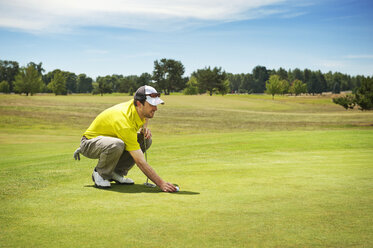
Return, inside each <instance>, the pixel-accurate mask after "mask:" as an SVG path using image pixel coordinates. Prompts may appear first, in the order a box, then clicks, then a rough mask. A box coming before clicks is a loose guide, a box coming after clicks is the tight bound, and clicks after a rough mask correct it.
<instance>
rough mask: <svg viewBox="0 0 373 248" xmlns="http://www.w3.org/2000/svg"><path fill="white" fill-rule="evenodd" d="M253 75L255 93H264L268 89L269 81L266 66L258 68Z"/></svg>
mask: <svg viewBox="0 0 373 248" xmlns="http://www.w3.org/2000/svg"><path fill="white" fill-rule="evenodd" d="M252 75H253V79H254V80H253V81H254V85H253V92H254V93H263V92H264V90H265V88H266V82H267V80H268V79H269V73H268V70H267V68H266V67H265V66H259V65H258V66H256V67H255V68H254V69H253V72H252Z"/></svg>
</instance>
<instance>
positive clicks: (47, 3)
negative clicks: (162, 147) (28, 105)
mask: <svg viewBox="0 0 373 248" xmlns="http://www.w3.org/2000/svg"><path fill="white" fill-rule="evenodd" d="M289 1H290V2H293V1H292V0H178V1H176V0H137V1H135V0H106V1H101V0H12V1H9V0H0V17H1V18H0V27H6V28H16V29H23V30H27V31H34V32H44V31H48V32H50V31H54V32H60V31H64V30H72V29H74V28H76V27H82V26H83V27H84V26H111V27H124V28H135V29H150V30H151V29H154V28H156V29H160V30H162V29H175V28H176V29H177V28H182V27H185V26H190V25H196V24H201V23H205V22H227V21H236V20H246V19H253V18H259V17H265V16H268V15H271V14H275V13H279V12H282V11H281V10H280V9H281V8H280V6H281V5H284V4H286V3H288V2H289ZM303 1H304V2H308V0H303ZM285 12H287V11H285ZM288 14H289V15H291V13H288ZM295 16H297V15H296V14H295Z"/></svg>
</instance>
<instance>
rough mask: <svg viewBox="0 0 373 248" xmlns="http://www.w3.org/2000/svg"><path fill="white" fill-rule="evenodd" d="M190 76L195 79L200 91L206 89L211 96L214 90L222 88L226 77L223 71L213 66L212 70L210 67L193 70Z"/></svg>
mask: <svg viewBox="0 0 373 248" xmlns="http://www.w3.org/2000/svg"><path fill="white" fill-rule="evenodd" d="M192 76H194V77H195V78H196V79H197V82H198V88H199V89H200V92H206V91H208V92H209V94H210V96H212V93H213V92H214V91H219V92H220V90H223V89H224V87H225V86H224V84H225V80H226V78H227V74H226V73H225V71H222V69H221V68H217V67H214V69H212V70H211V68H210V67H208V68H205V69H199V70H197V71H196V72H193V74H192Z"/></svg>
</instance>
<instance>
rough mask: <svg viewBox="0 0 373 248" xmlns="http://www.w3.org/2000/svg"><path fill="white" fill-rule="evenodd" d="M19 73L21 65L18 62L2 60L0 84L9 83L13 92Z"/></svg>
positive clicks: (0, 64)
mask: <svg viewBox="0 0 373 248" xmlns="http://www.w3.org/2000/svg"><path fill="white" fill-rule="evenodd" d="M18 72H19V64H18V62H16V61H8V60H0V82H2V81H7V82H8V84H9V90H10V92H13V91H14V89H13V87H14V86H13V82H14V80H15V78H16V75H17V74H18Z"/></svg>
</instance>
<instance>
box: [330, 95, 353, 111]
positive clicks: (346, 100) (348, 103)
mask: <svg viewBox="0 0 373 248" xmlns="http://www.w3.org/2000/svg"><path fill="white" fill-rule="evenodd" d="M333 102H334V103H335V104H339V105H341V106H343V107H344V108H345V109H346V110H347V109H353V108H354V107H355V105H356V98H355V96H354V95H346V96H341V97H336V98H333Z"/></svg>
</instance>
